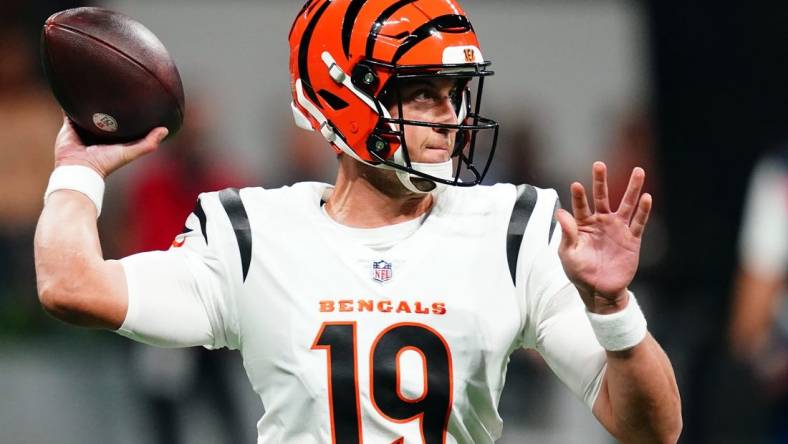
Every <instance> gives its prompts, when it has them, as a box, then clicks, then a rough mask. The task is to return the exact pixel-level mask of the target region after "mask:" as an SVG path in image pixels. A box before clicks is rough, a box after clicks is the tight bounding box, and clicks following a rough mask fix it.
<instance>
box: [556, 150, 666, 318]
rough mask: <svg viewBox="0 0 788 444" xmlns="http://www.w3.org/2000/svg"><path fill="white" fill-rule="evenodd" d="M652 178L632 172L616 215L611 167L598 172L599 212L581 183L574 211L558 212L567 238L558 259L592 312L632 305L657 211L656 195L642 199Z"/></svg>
mask: <svg viewBox="0 0 788 444" xmlns="http://www.w3.org/2000/svg"><path fill="white" fill-rule="evenodd" d="M645 178H646V173H645V172H644V171H643V169H641V168H635V169H634V170H632V175H631V176H630V178H629V185H628V186H627V191H626V193H624V197H623V199H622V200H621V204H620V205H619V206H618V209H617V210H616V211H615V212H614V211H612V210H611V207H610V200H609V197H608V192H607V167H606V166H605V164H604V163H602V162H595V163H594V167H593V198H594V211H593V212H592V211H591V208H590V207H589V205H588V199H587V198H586V191H585V189H584V188H583V185H581V184H580V183H578V182H575V183H573V184H572V186H571V192H572V212H573V213H574V216H573V215H572V214H570V213H569V212H567V211H565V210H558V212H557V214H556V216H557V218H558V222H559V223H560V224H561V229H562V231H563V239H562V241H561V245H560V246H559V249H558V255H559V256H560V258H561V263H562V264H563V266H564V271H565V272H566V274H567V276H568V277H569V279H570V280H571V281H572V283H573V284H575V286H576V287H577V288H578V290H579V292H580V296H581V297H582V298H583V302H584V303H585V304H586V307H588V310H589V311H591V312H595V313H603V314H604V313H613V312H616V311H619V310H621V309H623V308H624V307H625V306H626V304H627V301H628V296H627V295H628V293H627V286H629V284H630V282H632V279H633V278H634V277H635V272H636V271H637V267H638V260H639V255H640V241H641V238H642V236H643V230H644V228H645V226H646V222H647V220H648V216H649V213H650V212H651V204H652V201H651V195H650V194H648V193H646V194H643V195H641V194H640V192H641V189H642V188H643V182H644V181H645Z"/></svg>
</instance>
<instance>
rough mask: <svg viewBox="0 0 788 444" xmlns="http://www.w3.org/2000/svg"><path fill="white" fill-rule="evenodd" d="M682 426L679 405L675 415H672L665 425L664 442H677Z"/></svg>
mask: <svg viewBox="0 0 788 444" xmlns="http://www.w3.org/2000/svg"><path fill="white" fill-rule="evenodd" d="M683 428H684V420H683V419H682V418H681V407H679V409H678V411H677V412H676V415H675V416H674V417H673V420H672V421H671V424H670V426H669V427H667V430H666V432H665V440H664V441H663V442H665V443H666V444H668V443H670V444H675V443H676V442H678V440H679V437H680V436H681V431H682V429H683Z"/></svg>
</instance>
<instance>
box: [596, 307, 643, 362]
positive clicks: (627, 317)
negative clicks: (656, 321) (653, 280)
mask: <svg viewBox="0 0 788 444" xmlns="http://www.w3.org/2000/svg"><path fill="white" fill-rule="evenodd" d="M586 314H587V315H588V319H589V320H590V321H591V327H592V328H593V329H594V334H596V338H597V340H599V344H600V345H602V347H603V348H604V349H605V350H608V351H621V350H627V349H630V348H632V347H634V346H636V345H638V344H640V342H641V341H642V340H643V338H645V337H646V333H647V331H648V330H647V328H646V317H645V316H643V312H642V311H641V310H640V306H639V305H638V301H637V299H635V295H634V294H632V293H629V302H628V303H627V306H626V308H624V309H623V310H621V311H619V312H617V313H613V314H606V315H602V314H596V313H591V312H590V311H588V309H586Z"/></svg>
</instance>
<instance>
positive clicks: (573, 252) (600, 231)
mask: <svg viewBox="0 0 788 444" xmlns="http://www.w3.org/2000/svg"><path fill="white" fill-rule="evenodd" d="M644 180H645V172H644V171H643V170H642V169H640V168H636V169H635V170H634V171H633V172H632V175H631V177H630V181H629V185H628V187H627V191H626V193H625V194H624V197H623V199H622V201H621V204H620V205H619V207H618V209H617V210H616V211H612V210H611V208H610V202H609V198H608V191H607V171H606V166H605V164H604V163H602V162H597V163H595V164H594V168H593V200H594V211H593V212H592V211H591V209H590V207H589V204H588V200H587V198H586V192H585V189H584V188H583V186H582V185H581V184H580V183H577V182H576V183H573V184H572V186H571V192H572V210H573V213H574V216H573V215H572V214H570V213H569V212H567V211H564V210H558V212H557V214H556V217H557V218H558V222H559V223H560V225H561V229H562V240H561V244H560V246H559V249H558V254H559V257H560V259H561V264H562V265H563V268H564V272H565V273H566V275H567V277H568V278H569V279H570V281H571V282H572V283H573V284H574V286H575V287H576V288H577V290H578V292H579V294H580V297H581V299H582V301H583V303H584V304H585V307H586V309H587V310H588V311H589V312H590V313H596V314H601V315H606V314H613V313H616V312H619V311H621V310H623V309H624V308H626V307H627V305H628V304H629V303H630V293H629V291H628V290H627V287H628V286H629V284H630V283H631V281H632V279H633V278H634V276H635V272H636V270H637V266H638V259H639V254H640V242H641V237H642V235H643V230H644V228H645V225H646V222H647V220H648V216H649V213H650V211H651V205H652V198H651V195H649V194H642V195H641V189H642V186H643V182H644ZM606 355H607V368H606V370H605V374H604V379H603V381H602V386H601V388H600V391H599V395H598V396H597V399H596V401H595V403H594V405H593V412H594V415H595V416H596V417H597V418H598V419H599V421H600V422H601V423H602V425H604V426H605V428H607V429H608V431H609V432H610V433H611V434H613V436H615V437H616V438H617V439H619V440H620V441H622V442H625V443H652V442H654V443H674V442H676V441H677V440H678V437H679V434H680V433H681V428H682V420H681V401H680V398H679V391H678V387H677V385H676V378H675V376H674V374H673V368H672V366H671V364H670V360H669V359H668V357H667V355H666V354H665V352H664V351H663V350H662V348H661V347H660V346H659V344H658V343H657V342H656V341H655V340H654V338H653V337H652V336H651V335H650V334H648V333H647V334H646V336H645V338H644V339H643V340H642V341H640V342H639V343H638V344H637V345H634V346H633V347H631V348H629V349H627V350H623V351H606Z"/></svg>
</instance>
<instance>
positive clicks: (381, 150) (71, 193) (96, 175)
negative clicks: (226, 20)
mask: <svg viewBox="0 0 788 444" xmlns="http://www.w3.org/2000/svg"><path fill="white" fill-rule="evenodd" d="M289 39H290V47H291V58H290V72H291V79H290V86H291V90H292V94H293V102H292V105H291V109H292V112H293V115H294V117H295V121H296V123H297V124H298V126H300V127H303V128H305V129H307V130H313V131H318V132H320V133H321V134H322V135H323V137H324V138H325V139H326V141H327V142H328V143H329V144H330V145H331V147H332V148H333V149H334V150H335V151H336V153H337V154H338V165H339V166H338V173H337V178H336V181H335V183H334V184H333V185H328V184H322V183H297V184H295V185H293V186H290V187H284V188H280V189H272V190H266V189H262V188H247V189H243V190H240V191H239V190H235V189H227V190H223V191H220V192H213V193H205V194H203V195H201V196H200V198H199V199H198V201H197V203H196V206H195V208H194V211H193V212H192V214H191V215H189V217H188V219H187V220H186V224H185V225H186V227H185V228H184V230H183V232H182V233H181V234H179V235H178V236H177V237H176V238H175V241H174V242H173V246H172V248H170V249H169V250H168V251H153V252H146V253H142V254H138V255H134V256H131V257H127V258H124V259H122V260H119V261H113V260H104V259H103V257H102V254H101V250H100V247H99V239H98V235H97V232H96V217H97V215H98V214H99V213H100V206H101V196H102V192H103V180H104V179H105V178H106V177H107V176H108V175H109V174H110V173H111V172H112V171H114V170H115V169H117V168H119V167H120V166H122V165H124V164H126V163H128V162H130V161H132V160H134V159H136V158H137V157H139V156H141V155H143V154H146V153H149V152H151V151H154V150H155V149H156V148H157V146H158V144H159V142H160V141H161V140H162V138H163V137H164V136H165V135H166V130H165V129H161V128H159V129H155V130H153V131H151V133H150V134H149V135H148V136H147V137H146V138H145V139H144V140H141V141H139V142H138V143H135V144H130V145H112V146H89V147H85V146H83V144H82V143H81V141H80V140H79V139H78V137H77V136H76V135H75V133H74V130H73V128H72V127H71V125H70V123H69V122H68V121H66V122H65V123H64V125H63V128H62V130H61V132H60V134H59V135H58V137H57V140H56V142H55V159H56V165H57V167H56V169H55V171H54V172H53V175H52V177H51V179H50V185H49V187H48V190H47V193H46V206H45V208H44V210H43V214H42V216H41V219H40V222H39V225H38V230H37V234H36V241H35V252H36V268H37V273H38V275H37V276H38V285H39V287H38V288H39V295H40V299H41V301H42V303H43V305H44V307H46V309H47V310H49V311H50V312H51V313H53V314H55V315H56V316H58V317H59V318H61V319H64V320H66V321H68V322H72V323H75V324H79V325H85V326H92V327H101V328H108V329H113V330H116V331H117V332H118V333H120V334H122V335H124V336H127V337H129V338H132V339H134V340H137V341H142V342H145V343H149V344H153V345H157V346H162V347H185V346H195V345H202V346H205V347H208V348H217V347H228V348H231V349H237V350H239V351H240V352H241V354H242V356H243V360H244V365H245V368H246V371H247V374H248V376H249V379H250V381H251V383H252V386H253V388H254V390H255V391H256V392H257V393H258V394H259V396H260V398H261V400H262V402H263V404H264V406H265V414H264V415H263V417H262V419H261V420H260V422H259V424H258V436H259V438H258V442H260V443H280V442H288V443H289V442H292V443H329V442H331V443H342V444H345V443H361V442H367V443H393V442H399V443H403V442H404V443H429V444H433V443H447V442H448V443H486V442H493V441H495V440H496V439H497V438H498V437H499V436H500V434H501V427H502V424H501V419H500V417H499V415H498V412H497V404H498V400H499V397H500V394H501V391H502V390H503V387H504V379H505V372H506V367H507V362H508V359H509V355H510V354H511V353H512V352H513V351H514V350H516V349H518V348H521V347H528V348H534V349H536V350H538V351H539V352H540V353H541V354H542V356H543V357H544V358H545V360H546V361H547V363H548V364H549V365H550V367H551V368H552V369H553V371H554V372H555V373H556V375H557V376H558V377H559V378H560V379H561V380H562V381H563V382H564V383H565V384H566V385H567V386H568V387H569V388H570V389H571V390H572V391H573V392H574V393H575V394H576V395H577V396H578V397H579V398H580V399H581V400H582V401H583V402H585V404H586V405H587V406H588V407H589V408H591V409H592V410H593V412H594V414H595V415H596V417H597V418H598V419H599V421H600V422H601V423H602V424H603V425H604V426H605V427H606V428H607V429H608V430H609V431H610V433H612V434H613V435H614V436H615V437H616V438H618V439H620V440H621V441H624V442H660V443H667V442H675V441H676V440H677V438H678V434H679V433H680V429H681V415H680V402H679V395H678V390H677V388H676V382H675V378H674V375H673V370H672V368H671V365H670V362H669V360H668V358H667V357H666V355H665V353H664V352H663V351H662V350H661V348H660V347H659V345H658V344H657V343H656V341H655V340H654V339H653V338H652V337H651V335H649V334H648V332H647V328H646V322H645V318H644V317H643V314H642V312H641V311H640V309H639V308H638V305H637V302H636V300H635V297H634V295H632V293H630V292H629V291H628V290H627V286H628V285H629V283H630V281H631V280H632V278H633V276H634V274H635V271H636V269H637V264H638V255H639V250H640V240H641V236H642V234H643V230H644V227H645V225H646V221H647V219H648V215H649V211H650V209H651V203H652V201H651V197H650V196H649V195H647V194H642V195H641V187H642V185H643V181H644V177H645V176H644V172H643V171H642V170H640V169H635V170H634V171H633V173H632V176H631V180H630V184H629V187H628V189H627V191H626V193H625V196H624V197H623V200H622V202H621V204H620V205H619V206H618V207H617V208H614V207H613V206H612V205H611V203H610V202H609V199H608V194H607V185H606V170H605V165H604V164H602V163H596V164H595V165H594V166H593V191H592V196H593V204H594V208H593V210H592V209H591V207H590V206H589V203H588V200H587V196H586V191H585V190H584V188H583V187H582V186H581V185H580V184H579V183H574V184H572V186H571V191H572V209H573V213H574V215H572V214H570V213H569V212H567V211H564V210H561V209H558V208H559V205H558V202H557V197H556V193H555V191H553V190H549V189H539V188H536V187H534V186H531V185H519V186H515V185H510V184H499V185H494V186H482V185H479V183H480V182H481V181H482V179H483V178H484V175H485V173H486V171H487V168H488V166H489V162H490V159H491V158H492V155H493V153H494V150H495V143H496V141H497V131H498V125H497V123H496V122H495V121H493V120H491V119H489V118H487V117H484V116H482V115H481V114H480V109H481V100H482V93H483V85H484V81H485V79H486V78H487V77H488V76H490V75H491V74H492V72H491V71H490V70H489V66H490V62H489V61H487V60H486V59H485V58H484V56H483V53H482V51H481V48H480V46H479V42H478V41H477V38H476V33H475V32H474V29H473V27H472V26H471V23H470V22H469V21H468V18H467V17H466V15H465V13H464V12H463V10H462V8H461V7H460V6H459V5H458V4H457V3H456V2H455V1H454V0H310V1H309V2H307V4H305V5H304V7H303V8H302V9H301V11H300V12H299V13H298V15H297V17H296V20H295V22H294V24H293V26H292V29H291V31H290V36H289ZM484 144H486V145H487V146H482V145H484ZM477 145H478V146H477ZM559 227H560V228H559Z"/></svg>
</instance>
